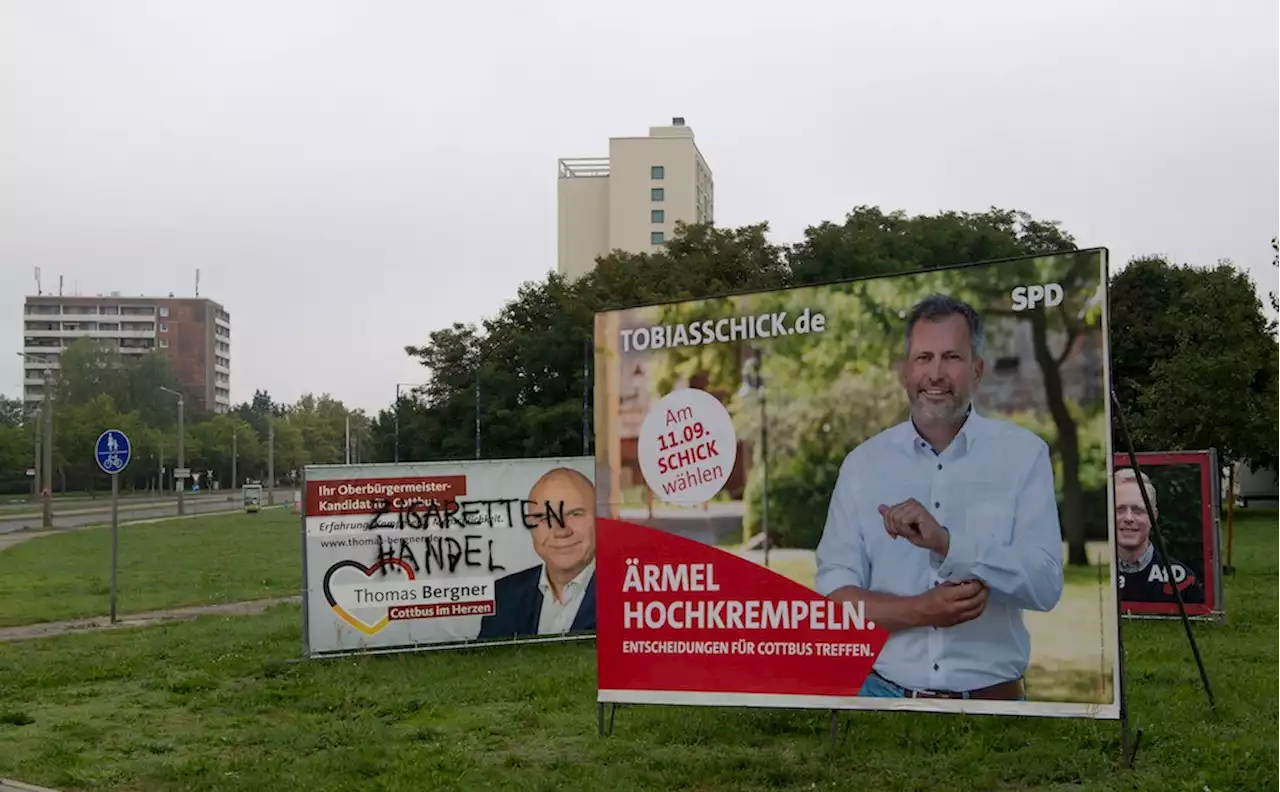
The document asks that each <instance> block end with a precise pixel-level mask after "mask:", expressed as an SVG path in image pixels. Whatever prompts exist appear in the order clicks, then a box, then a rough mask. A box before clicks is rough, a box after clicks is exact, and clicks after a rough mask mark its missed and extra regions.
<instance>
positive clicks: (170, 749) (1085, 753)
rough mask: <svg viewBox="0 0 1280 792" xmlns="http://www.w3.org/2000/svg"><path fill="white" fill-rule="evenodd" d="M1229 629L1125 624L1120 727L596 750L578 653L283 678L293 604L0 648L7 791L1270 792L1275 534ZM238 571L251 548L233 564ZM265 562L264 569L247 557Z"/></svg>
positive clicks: (1245, 540)
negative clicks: (1196, 651) (1128, 733)
mask: <svg viewBox="0 0 1280 792" xmlns="http://www.w3.org/2000/svg"><path fill="white" fill-rule="evenodd" d="M1236 533H1237V535H1236V538H1235V562H1236V566H1237V570H1238V571H1237V574H1236V576H1235V577H1233V578H1230V579H1229V580H1228V583H1227V587H1228V590H1227V602H1228V607H1229V608H1230V609H1231V610H1230V617H1229V622H1228V623H1227V624H1224V625H1214V624H1195V625H1194V630H1195V634H1196V637H1197V639H1198V640H1199V644H1200V648H1201V652H1202V653H1203V656H1204V658H1205V661H1206V663H1207V665H1208V669H1209V673H1210V675H1211V680H1212V681H1213V683H1214V686H1215V687H1214V690H1215V693H1216V694H1217V697H1218V707H1217V711H1216V712H1210V711H1208V710H1207V707H1206V702H1205V697H1204V694H1203V691H1202V690H1201V688H1200V685H1199V677H1198V675H1197V672H1196V667H1195V664H1194V662H1193V661H1192V658H1191V652H1190V649H1189V648H1188V646H1187V644H1186V641H1185V638H1184V636H1183V632H1182V626H1181V624H1179V623H1177V622H1165V623H1161V622H1151V621H1140V622H1126V623H1125V624H1124V637H1125V647H1126V650H1127V657H1128V666H1127V670H1128V673H1127V678H1128V686H1129V695H1130V711H1131V713H1132V717H1133V719H1134V721H1135V725H1136V726H1140V727H1142V728H1144V729H1145V732H1146V733H1145V735H1144V737H1143V741H1142V747H1141V750H1140V752H1139V755H1138V760H1137V766H1136V768H1135V769H1134V770H1132V771H1127V770H1123V769H1121V768H1120V767H1119V766H1118V765H1119V762H1118V754H1119V727H1118V724H1116V723H1115V722H1110V721H1108V722H1084V721H1064V720H1050V719H1032V718H1017V719H1014V718H1007V717H985V718H984V717H963V716H948V715H928V714H911V713H902V714H895V713H849V714H846V715H844V718H845V720H846V721H847V722H848V723H849V724H850V727H849V732H848V737H847V739H846V740H845V741H844V743H843V744H842V745H841V747H840V749H839V752H838V754H837V755H836V756H832V755H831V754H830V751H829V748H828V744H827V728H828V723H829V719H828V715H827V713H825V712H796V711H765V710H755V711H753V710H731V709H714V708H705V709H703V708H674V707H670V708H667V707H624V708H621V709H620V710H619V711H618V715H617V728H616V733H615V735H614V736H613V737H612V738H609V739H600V738H598V737H597V736H596V733H595V656H594V648H593V645H592V644H591V643H590V642H582V643H575V644H566V645H559V646H526V647H495V648H491V649H487V650H475V651H467V652H443V651H442V652H428V653H422V654H415V655H407V654H402V655H392V656H383V657H374V658H363V659H342V660H337V659H335V660H327V661H319V662H306V663H294V664H288V663H280V662H278V661H280V660H282V659H285V658H290V657H297V656H298V655H299V653H300V651H301V645H300V641H301V637H300V629H301V619H300V614H299V611H298V608H297V607H295V606H281V607H279V608H276V609H274V610H273V611H271V612H269V613H267V614H264V615H261V616H242V617H205V618H202V619H200V620H197V621H193V622H186V623H177V624H172V625H165V626H159V627H149V628H144V629H136V630H122V631H116V632H110V633H99V634H93V635H79V636H65V637H60V638H49V639H42V640H39V641H28V642H17V643H10V644H0V777H5V776H7V777H15V778H20V779H22V780H25V781H28V782H30V783H36V784H44V785H49V786H54V787H57V788H59V789H67V790H69V789H112V790H177V789H190V790H262V789H271V790H289V789H297V790H319V789H324V790H341V789H353V790H355V789H360V790H366V789H378V790H420V789H431V790H448V789H458V790H486V789H527V790H554V792H563V790H566V789H586V790H593V791H594V790H610V792H612V791H613V790H672V789H689V790H722V789H723V790H766V789H767V790H773V789H805V790H813V789H833V790H836V789H838V790H849V789H856V790H875V791H876V792H880V791H881V790H928V791H929V792H938V790H966V791H968V790H1027V789H1059V790H1062V789H1072V790H1078V789H1090V790H1136V789H1144V790H1145V789H1153V790H1168V791H1169V792H1174V791H1181V790H1185V791H1186V792H1192V791H1193V790H1194V792H1202V790H1205V789H1209V790H1213V791H1214V792H1216V791H1218V790H1250V792H1254V791H1256V790H1266V789H1276V788H1277V783H1276V769H1275V768H1276V752H1275V740H1276V733H1277V725H1278V718H1277V693H1278V691H1277V675H1276V668H1277V662H1278V661H1280V658H1278V656H1277V640H1276V638H1277V597H1276V591H1277V563H1276V557H1277V531H1276V514H1275V512H1274V511H1272V512H1268V513H1255V515H1253V516H1252V517H1251V518H1250V519H1248V520H1240V521H1239V522H1238V523H1237V532H1236ZM245 552H252V551H245ZM263 554H264V555H266V553H263Z"/></svg>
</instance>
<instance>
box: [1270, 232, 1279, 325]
mask: <svg viewBox="0 0 1280 792" xmlns="http://www.w3.org/2000/svg"><path fill="white" fill-rule="evenodd" d="M1271 250H1272V251H1273V252H1274V255H1273V256H1272V258H1271V266H1273V267H1278V268H1280V237H1272V238H1271ZM1268 295H1269V296H1270V297H1271V312H1272V313H1273V314H1280V296H1277V295H1276V291H1275V289H1272V290H1271V291H1270V292H1269V293H1268ZM1275 329H1276V321H1275V320H1272V323H1271V331H1272V332H1275Z"/></svg>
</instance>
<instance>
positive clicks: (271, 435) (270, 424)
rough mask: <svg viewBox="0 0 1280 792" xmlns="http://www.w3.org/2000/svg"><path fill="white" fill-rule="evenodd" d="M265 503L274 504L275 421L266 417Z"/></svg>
mask: <svg viewBox="0 0 1280 792" xmlns="http://www.w3.org/2000/svg"><path fill="white" fill-rule="evenodd" d="M267 505H268V506H274V505H276V421H275V418H274V417H269V418H267Z"/></svg>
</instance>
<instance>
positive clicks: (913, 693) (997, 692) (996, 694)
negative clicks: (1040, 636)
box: [871, 671, 1025, 701]
mask: <svg viewBox="0 0 1280 792" xmlns="http://www.w3.org/2000/svg"><path fill="white" fill-rule="evenodd" d="M871 673H873V674H875V675H876V676H878V677H880V678H881V679H884V677H883V676H880V674H878V673H877V672H875V671H872V672H871ZM884 681H885V682H888V683H889V684H890V685H893V686H894V687H896V688H898V689H899V690H901V691H902V692H903V695H904V696H906V697H907V698H937V699H964V698H970V699H983V700H987V701H1017V700H1018V699H1020V698H1022V697H1023V696H1024V695H1025V688H1024V686H1023V683H1022V678H1021V677H1019V678H1018V679H1011V680H1009V681H1008V682H997V683H996V684H994V685H990V686H988V687H984V688H978V689H977V690H966V691H956V690H912V689H910V688H904V687H903V686H902V685H899V684H898V683H896V682H893V681H891V680H888V679H884Z"/></svg>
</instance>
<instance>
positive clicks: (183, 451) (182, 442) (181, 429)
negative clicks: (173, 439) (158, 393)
mask: <svg viewBox="0 0 1280 792" xmlns="http://www.w3.org/2000/svg"><path fill="white" fill-rule="evenodd" d="M185 412H186V399H184V398H183V397H182V394H178V467H179V468H182V469H183V470H185V469H186V467H187V425H186V420H185V417H184V413H185ZM186 492H187V480H186V479H185V478H183V479H180V480H179V481H178V516H179V517H181V516H182V515H184V514H186V513H187V507H186V503H185V501H184V496H185V495H186Z"/></svg>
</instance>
